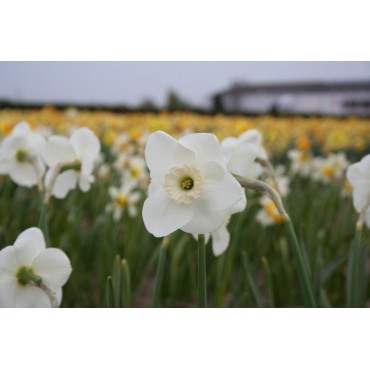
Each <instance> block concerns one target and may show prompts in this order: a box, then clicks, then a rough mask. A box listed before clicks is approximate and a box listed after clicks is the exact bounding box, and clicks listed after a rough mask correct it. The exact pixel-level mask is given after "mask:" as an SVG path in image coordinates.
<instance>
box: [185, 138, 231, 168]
mask: <svg viewBox="0 0 370 370" xmlns="http://www.w3.org/2000/svg"><path fill="white" fill-rule="evenodd" d="M179 143H180V144H181V145H184V146H185V147H186V148H188V149H190V150H192V151H193V152H194V153H196V162H197V164H199V165H202V164H203V163H206V162H209V161H216V162H219V163H224V162H225V157H224V155H223V153H222V150H221V147H220V143H219V142H218V140H217V137H216V136H215V135H213V134H207V133H197V134H190V135H187V136H185V137H183V138H182V139H180V140H179Z"/></svg>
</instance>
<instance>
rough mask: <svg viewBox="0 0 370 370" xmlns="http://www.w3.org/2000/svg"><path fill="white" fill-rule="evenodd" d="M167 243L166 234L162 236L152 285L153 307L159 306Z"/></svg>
mask: <svg viewBox="0 0 370 370" xmlns="http://www.w3.org/2000/svg"><path fill="white" fill-rule="evenodd" d="M168 244H169V237H168V236H166V237H164V238H163V241H162V244H161V247H160V250H159V260H158V265H157V273H156V276H155V286H154V292H153V301H152V307H153V308H158V307H159V301H160V297H161V288H162V281H163V274H164V267H165V264H166V256H167V249H168Z"/></svg>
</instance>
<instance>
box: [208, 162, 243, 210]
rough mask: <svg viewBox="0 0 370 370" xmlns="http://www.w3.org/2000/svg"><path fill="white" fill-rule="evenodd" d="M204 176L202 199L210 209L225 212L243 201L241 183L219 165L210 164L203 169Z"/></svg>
mask: <svg viewBox="0 0 370 370" xmlns="http://www.w3.org/2000/svg"><path fill="white" fill-rule="evenodd" d="M202 174H203V176H204V183H203V193H202V196H201V198H202V199H203V200H204V202H205V204H206V205H207V207H208V208H209V209H211V210H213V211H220V210H224V209H226V208H230V207H231V206H232V205H233V204H235V203H236V202H238V201H239V200H240V199H241V197H242V195H241V189H242V187H241V186H240V184H239V182H238V181H237V180H236V179H235V178H234V177H233V176H232V175H230V173H229V172H227V171H225V170H224V169H223V168H222V167H221V166H220V165H219V164H218V163H216V162H208V163H207V164H206V165H205V166H204V167H203V168H202Z"/></svg>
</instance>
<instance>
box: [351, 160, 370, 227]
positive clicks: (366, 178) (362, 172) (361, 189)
mask: <svg viewBox="0 0 370 370" xmlns="http://www.w3.org/2000/svg"><path fill="white" fill-rule="evenodd" d="M347 179H348V181H349V183H350V184H351V185H352V187H353V205H354V207H355V209H356V211H357V212H358V213H360V212H363V211H365V212H366V225H367V226H368V227H370V208H369V204H370V154H368V155H366V156H365V157H364V158H362V159H361V161H360V162H357V163H354V164H351V165H350V166H349V167H348V169H347Z"/></svg>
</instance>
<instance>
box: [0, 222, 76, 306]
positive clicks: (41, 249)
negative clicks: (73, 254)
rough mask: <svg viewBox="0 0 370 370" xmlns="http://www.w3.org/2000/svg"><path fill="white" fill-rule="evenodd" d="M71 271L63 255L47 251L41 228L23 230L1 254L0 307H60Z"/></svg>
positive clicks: (54, 249)
mask: <svg viewBox="0 0 370 370" xmlns="http://www.w3.org/2000/svg"><path fill="white" fill-rule="evenodd" d="M71 271H72V268H71V264H70V262H69V259H68V257H67V256H66V255H65V254H64V252H62V251H61V250H60V249H58V248H45V240H44V236H43V234H42V231H41V230H40V229H38V228H36V227H32V228H30V229H27V230H25V231H23V232H22V233H21V234H20V235H19V236H18V238H17V239H16V241H15V243H14V245H12V246H8V247H5V248H4V249H2V250H1V251H0V307H59V305H60V302H61V299H62V286H63V285H64V284H65V283H66V281H67V280H68V278H69V275H70V274H71Z"/></svg>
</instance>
